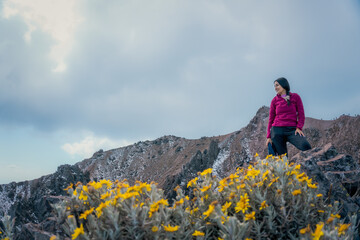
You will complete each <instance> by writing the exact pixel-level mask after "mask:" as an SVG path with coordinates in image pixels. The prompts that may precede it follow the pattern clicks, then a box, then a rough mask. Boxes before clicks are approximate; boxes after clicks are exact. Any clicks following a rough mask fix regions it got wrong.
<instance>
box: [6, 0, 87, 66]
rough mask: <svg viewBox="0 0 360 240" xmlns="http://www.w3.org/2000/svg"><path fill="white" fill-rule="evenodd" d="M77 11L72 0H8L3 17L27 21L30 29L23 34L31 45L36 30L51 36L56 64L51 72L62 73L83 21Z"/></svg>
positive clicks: (52, 51)
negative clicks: (76, 32) (17, 16)
mask: <svg viewBox="0 0 360 240" xmlns="http://www.w3.org/2000/svg"><path fill="white" fill-rule="evenodd" d="M76 10H77V8H76V1H72V0H62V1H56V0H31V1H22V0H5V1H4V4H3V11H2V15H3V17H4V18H6V19H9V18H10V17H12V16H16V15H19V16H21V17H22V18H23V19H24V21H25V23H26V25H27V26H28V30H27V32H26V33H24V39H25V41H26V42H27V43H31V40H32V37H31V36H32V33H33V32H34V31H36V30H37V29H40V30H41V31H43V32H44V33H47V34H49V35H50V36H51V37H52V38H53V39H54V40H55V44H54V45H53V46H52V48H51V50H50V53H49V56H50V58H51V59H52V60H53V61H55V62H56V66H55V67H54V68H53V69H52V70H53V71H54V72H62V71H64V70H65V69H66V63H65V58H66V56H67V55H68V54H69V52H70V50H71V47H72V44H73V41H74V39H73V35H74V33H75V30H76V28H77V26H78V25H79V23H80V22H81V21H82V19H81V17H80V16H79V15H78V13H77V11H76Z"/></svg>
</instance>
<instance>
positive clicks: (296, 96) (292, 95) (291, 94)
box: [290, 92, 300, 98]
mask: <svg viewBox="0 0 360 240" xmlns="http://www.w3.org/2000/svg"><path fill="white" fill-rule="evenodd" d="M290 97H295V98H300V95H299V94H297V93H293V92H290Z"/></svg>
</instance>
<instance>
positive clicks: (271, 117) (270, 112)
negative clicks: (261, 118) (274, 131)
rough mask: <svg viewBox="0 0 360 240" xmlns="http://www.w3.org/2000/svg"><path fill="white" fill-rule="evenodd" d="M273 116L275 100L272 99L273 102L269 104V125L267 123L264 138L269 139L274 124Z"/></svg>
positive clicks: (274, 113)
mask: <svg viewBox="0 0 360 240" xmlns="http://www.w3.org/2000/svg"><path fill="white" fill-rule="evenodd" d="M275 115H276V106H275V98H273V100H272V101H271V104H270V111H269V123H268V127H267V134H266V138H270V137H271V134H270V130H271V127H272V125H273V123H274V119H275Z"/></svg>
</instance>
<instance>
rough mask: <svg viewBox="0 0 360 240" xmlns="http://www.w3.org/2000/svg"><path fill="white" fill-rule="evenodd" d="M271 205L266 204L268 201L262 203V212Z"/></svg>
mask: <svg viewBox="0 0 360 240" xmlns="http://www.w3.org/2000/svg"><path fill="white" fill-rule="evenodd" d="M268 206H269V205H267V204H266V201H265V200H264V201H263V202H262V203H261V206H260V210H262V209H264V208H267V207H268Z"/></svg>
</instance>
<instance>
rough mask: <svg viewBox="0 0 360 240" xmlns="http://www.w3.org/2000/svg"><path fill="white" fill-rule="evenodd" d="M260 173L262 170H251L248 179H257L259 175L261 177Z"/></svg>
mask: <svg viewBox="0 0 360 240" xmlns="http://www.w3.org/2000/svg"><path fill="white" fill-rule="evenodd" d="M260 172H261V171H260V170H255V169H250V170H249V171H248V172H247V174H246V177H252V178H253V179H255V177H256V176H257V175H259V174H260Z"/></svg>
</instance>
